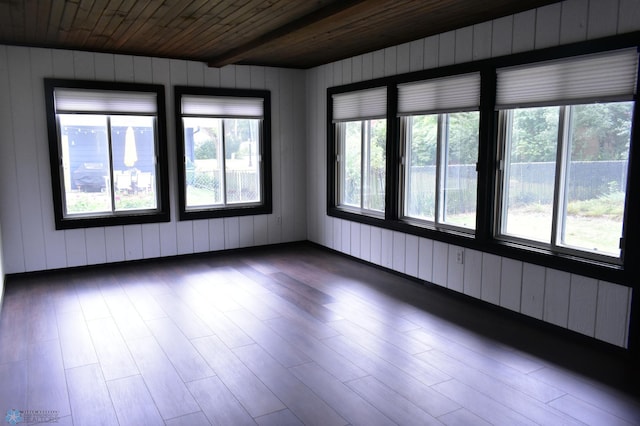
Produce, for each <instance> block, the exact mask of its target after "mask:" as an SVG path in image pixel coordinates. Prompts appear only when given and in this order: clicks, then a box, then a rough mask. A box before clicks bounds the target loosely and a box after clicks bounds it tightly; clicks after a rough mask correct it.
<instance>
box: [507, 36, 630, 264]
mask: <svg viewBox="0 0 640 426" xmlns="http://www.w3.org/2000/svg"><path fill="white" fill-rule="evenodd" d="M637 61H638V55H637V53H636V50H635V49H630V50H623V51H616V52H608V53H604V54H595V55H588V56H583V57H579V58H572V59H563V60H559V61H549V62H544V63H541V64H536V65H529V66H525V67H513V68H505V69H499V70H498V74H497V75H498V80H497V109H498V110H499V117H500V118H499V120H500V124H499V127H500V134H501V136H500V140H501V158H500V162H499V165H500V166H499V176H500V190H499V193H500V194H501V197H500V203H499V212H500V214H499V215H498V218H497V222H498V224H497V225H498V226H497V231H498V232H497V234H498V235H499V237H500V238H502V239H505V240H510V241H514V242H521V243H523V244H525V245H529V246H539V247H544V248H551V249H552V250H554V251H557V252H565V253H569V254H576V255H580V256H582V257H590V258H594V259H600V258H602V259H609V260H611V258H617V259H620V258H621V256H622V251H621V238H622V231H623V230H622V227H623V217H624V211H625V199H626V193H627V190H626V186H627V171H628V170H627V169H628V159H629V150H630V140H631V123H632V114H633V108H634V102H633V98H634V93H635V88H636V76H637Z"/></svg>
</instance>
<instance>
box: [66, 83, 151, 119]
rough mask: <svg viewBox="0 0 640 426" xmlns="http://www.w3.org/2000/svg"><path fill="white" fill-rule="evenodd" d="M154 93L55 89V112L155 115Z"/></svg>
mask: <svg viewBox="0 0 640 426" xmlns="http://www.w3.org/2000/svg"><path fill="white" fill-rule="evenodd" d="M156 98H157V96H156V93H154V92H129V91H117V90H92V89H71V88H56V89H55V91H54V100H55V106H56V112H57V113H59V114H61V113H65V112H95V113H119V114H156V113H157V109H158V108H157V102H156Z"/></svg>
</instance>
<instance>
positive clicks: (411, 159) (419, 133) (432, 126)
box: [404, 114, 438, 221]
mask: <svg viewBox="0 0 640 426" xmlns="http://www.w3.org/2000/svg"><path fill="white" fill-rule="evenodd" d="M404 120H405V125H406V129H407V136H406V137H407V141H406V153H405V156H406V159H405V163H406V172H405V194H404V198H405V215H406V216H408V217H413V218H418V219H425V220H431V221H434V220H435V205H436V201H435V200H436V160H437V147H438V115H437V114H431V115H419V116H413V117H407V118H405V119H404Z"/></svg>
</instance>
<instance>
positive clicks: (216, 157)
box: [183, 117, 223, 208]
mask: <svg viewBox="0 0 640 426" xmlns="http://www.w3.org/2000/svg"><path fill="white" fill-rule="evenodd" d="M183 123H184V153H185V156H184V157H185V180H186V181H185V185H186V206H187V208H189V207H201V206H209V205H216V204H222V203H223V199H222V188H223V180H222V170H223V162H222V158H223V152H222V143H221V135H222V133H221V131H222V120H221V119H218V118H191V117H189V118H183Z"/></svg>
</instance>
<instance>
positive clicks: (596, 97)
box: [496, 48, 638, 109]
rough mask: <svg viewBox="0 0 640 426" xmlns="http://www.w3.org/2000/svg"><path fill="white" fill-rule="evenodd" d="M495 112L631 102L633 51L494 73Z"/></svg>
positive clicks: (635, 59)
mask: <svg viewBox="0 0 640 426" xmlns="http://www.w3.org/2000/svg"><path fill="white" fill-rule="evenodd" d="M497 74H498V75H497V76H498V86H497V94H496V108H497V109H507V108H517V107H531V106H542V105H568V104H578V103H589V102H595V101H623V100H632V99H633V95H634V93H635V90H636V79H637V76H638V52H637V50H636V49H635V48H632V49H625V50H617V51H614V52H606V53H598V54H593V55H585V56H580V57H575V58H567V59H560V60H555V61H547V62H542V63H539V64H535V65H526V66H517V67H510V68H503V69H499V70H497Z"/></svg>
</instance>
